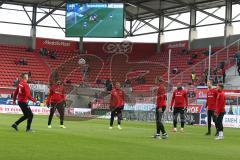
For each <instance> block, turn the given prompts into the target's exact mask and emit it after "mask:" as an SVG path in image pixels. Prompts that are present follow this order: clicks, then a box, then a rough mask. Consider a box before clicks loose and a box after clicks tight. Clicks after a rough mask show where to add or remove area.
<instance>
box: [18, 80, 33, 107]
mask: <svg viewBox="0 0 240 160" xmlns="http://www.w3.org/2000/svg"><path fill="white" fill-rule="evenodd" d="M17 98H18V102H24V103H26V102H27V101H28V99H29V100H31V101H33V102H36V101H37V100H36V99H34V98H33V97H32V96H31V92H30V88H29V86H28V84H27V82H25V81H23V80H21V81H20V82H19V83H18V85H17V88H16V90H15V92H14V95H13V101H14V102H15V101H16V99H17Z"/></svg>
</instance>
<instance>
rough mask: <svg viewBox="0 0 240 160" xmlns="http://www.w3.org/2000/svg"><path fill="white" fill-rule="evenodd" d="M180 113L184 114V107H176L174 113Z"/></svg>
mask: <svg viewBox="0 0 240 160" xmlns="http://www.w3.org/2000/svg"><path fill="white" fill-rule="evenodd" d="M178 113H180V114H184V108H180V107H177V108H176V107H174V110H173V114H174V115H175V114H178Z"/></svg>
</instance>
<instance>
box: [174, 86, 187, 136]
mask: <svg viewBox="0 0 240 160" xmlns="http://www.w3.org/2000/svg"><path fill="white" fill-rule="evenodd" d="M173 106H174V109H173ZM187 107H188V97H187V92H186V91H185V90H183V88H182V86H181V84H180V83H179V84H178V85H177V89H176V90H175V91H174V92H173V96H172V100H171V110H172V109H173V132H177V118H178V114H179V113H180V119H181V132H184V124H185V115H184V113H185V112H186V111H187Z"/></svg>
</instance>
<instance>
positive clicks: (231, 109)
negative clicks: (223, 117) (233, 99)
mask: <svg viewBox="0 0 240 160" xmlns="http://www.w3.org/2000/svg"><path fill="white" fill-rule="evenodd" d="M228 114H229V115H234V114H233V108H232V105H231V106H230V108H229V111H228Z"/></svg>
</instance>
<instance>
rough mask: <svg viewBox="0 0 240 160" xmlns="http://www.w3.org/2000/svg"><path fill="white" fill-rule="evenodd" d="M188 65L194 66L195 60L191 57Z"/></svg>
mask: <svg viewBox="0 0 240 160" xmlns="http://www.w3.org/2000/svg"><path fill="white" fill-rule="evenodd" d="M187 64H188V65H193V59H192V57H189V59H188V61H187Z"/></svg>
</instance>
